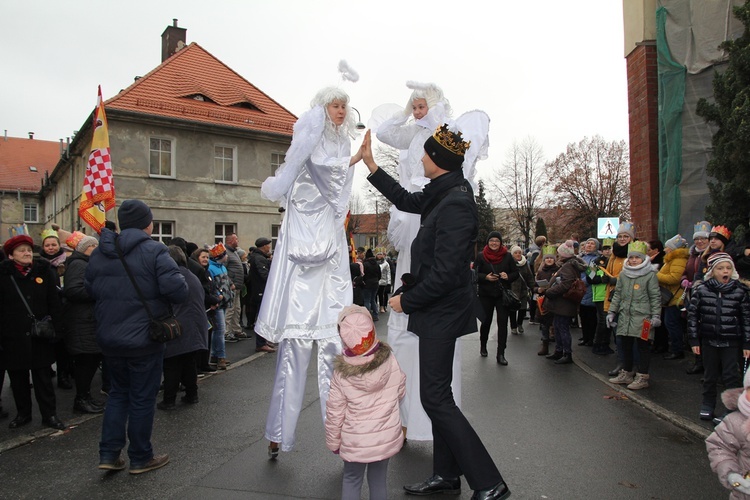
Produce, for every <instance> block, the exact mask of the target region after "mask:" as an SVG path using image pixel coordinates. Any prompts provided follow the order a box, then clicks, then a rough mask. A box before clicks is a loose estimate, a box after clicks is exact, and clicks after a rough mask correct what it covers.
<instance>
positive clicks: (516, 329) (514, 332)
mask: <svg viewBox="0 0 750 500" xmlns="http://www.w3.org/2000/svg"><path fill="white" fill-rule="evenodd" d="M510 333H511V334H513V335H518V328H513V329H512V330H511V331H510Z"/></svg>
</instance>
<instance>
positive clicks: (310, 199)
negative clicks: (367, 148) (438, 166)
mask: <svg viewBox="0 0 750 500" xmlns="http://www.w3.org/2000/svg"><path fill="white" fill-rule="evenodd" d="M326 123H328V125H326ZM350 159H351V141H350V139H349V137H348V136H347V135H346V133H345V131H344V130H343V129H341V130H339V131H337V130H335V129H334V127H333V126H332V124H331V123H330V121H329V120H327V118H326V112H325V109H324V107H323V106H315V107H314V108H312V109H311V110H310V111H308V112H306V113H304V114H303V115H302V116H301V117H300V118H299V120H298V121H297V123H296V124H295V126H294V134H293V140H292V145H291V147H290V148H289V150H288V151H287V155H286V162H285V163H284V165H282V166H281V167H280V168H279V170H278V172H277V173H276V175H275V176H274V177H269V178H268V179H266V181H265V182H263V186H262V188H261V192H262V194H263V196H264V197H265V198H268V199H270V200H274V201H279V202H280V204H281V206H283V207H285V209H286V212H285V215H284V220H283V222H282V224H281V228H280V230H279V239H278V244H277V245H276V249H275V251H274V258H273V262H272V264H271V269H270V272H269V276H268V282H267V285H266V291H265V294H264V296H263V302H262V304H261V307H260V311H259V313H258V320H257V322H256V324H255V331H256V332H258V333H259V334H260V335H262V336H263V337H264V338H266V339H268V340H270V341H271V342H279V349H278V355H277V360H276V376H275V380H274V386H273V392H272V394H271V403H270V407H269V410H268V419H267V422H266V435H265V437H266V439H268V440H269V441H272V442H276V443H280V444H281V450H282V451H290V450H291V449H292V448H293V447H294V442H295V429H296V426H297V420H298V418H299V414H300V411H301V409H302V403H303V398H304V393H305V381H306V378H307V367H308V365H309V363H310V358H311V355H312V351H313V348H314V345H313V344H315V343H317V353H318V360H317V361H318V390H319V394H320V406H321V414H322V416H323V417H325V404H326V400H327V399H328V390H329V387H330V381H331V377H332V375H333V360H334V358H335V357H336V355H338V354H339V353H340V352H341V341H340V337H339V335H338V330H337V321H338V314H339V312H340V311H341V310H342V309H343V308H344V307H345V306H348V305H350V304H351V303H352V284H351V277H350V274H349V254H348V251H347V240H346V234H345V230H344V220H345V217H346V213H347V210H348V204H349V196H350V194H351V190H352V181H353V179H354V169H353V168H350V166H349V162H350Z"/></svg>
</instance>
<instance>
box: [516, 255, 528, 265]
mask: <svg viewBox="0 0 750 500" xmlns="http://www.w3.org/2000/svg"><path fill="white" fill-rule="evenodd" d="M516 265H517V266H518V267H522V266H525V265H526V257H524V256H523V255H521V260H517V261H516Z"/></svg>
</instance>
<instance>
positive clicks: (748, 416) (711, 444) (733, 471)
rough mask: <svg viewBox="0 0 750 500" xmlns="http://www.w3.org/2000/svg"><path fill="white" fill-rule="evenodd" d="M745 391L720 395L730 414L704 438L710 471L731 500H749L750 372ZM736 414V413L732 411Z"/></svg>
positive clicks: (746, 375)
mask: <svg viewBox="0 0 750 500" xmlns="http://www.w3.org/2000/svg"><path fill="white" fill-rule="evenodd" d="M744 385H745V388H744V389H743V388H741V387H739V388H734V389H727V390H726V391H724V392H723V393H722V395H721V399H722V401H723V402H724V406H726V407H727V409H729V410H732V413H730V414H729V415H727V416H726V417H725V418H724V420H723V421H722V422H721V423H720V424H719V425H717V426H716V427H715V428H714V431H713V432H712V433H711V435H710V436H708V438H706V450H707V451H708V461H709V462H710V463H711V470H712V471H714V472H715V473H716V475H717V476H719V482H721V484H722V485H723V486H724V487H725V488H727V489H729V490H731V491H732V493H731V494H730V495H729V498H730V499H733V500H740V499H745V500H748V499H750V477H749V476H748V471H750V392H748V390H747V389H748V387H750V370H748V372H747V373H746V374H745V384H744ZM734 410H739V411H734Z"/></svg>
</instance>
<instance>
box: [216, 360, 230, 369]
mask: <svg viewBox="0 0 750 500" xmlns="http://www.w3.org/2000/svg"><path fill="white" fill-rule="evenodd" d="M216 368H218V369H219V370H226V369H227V358H219V362H218V363H217V364H216Z"/></svg>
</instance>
